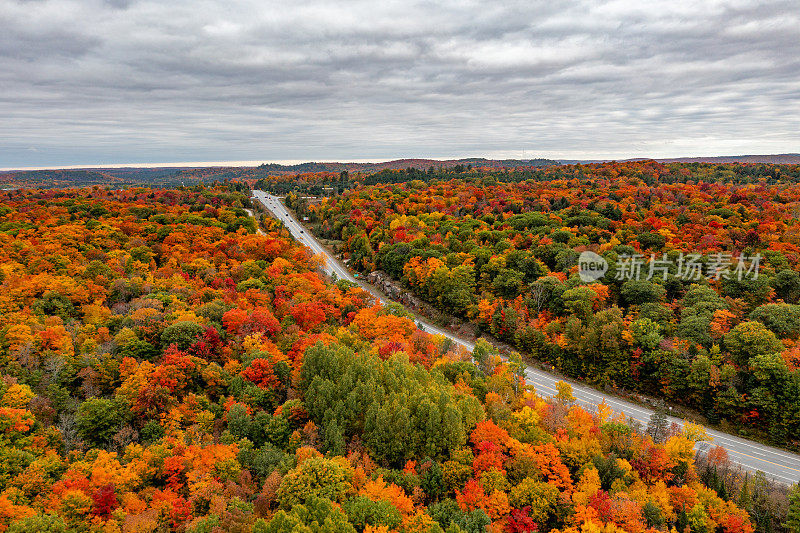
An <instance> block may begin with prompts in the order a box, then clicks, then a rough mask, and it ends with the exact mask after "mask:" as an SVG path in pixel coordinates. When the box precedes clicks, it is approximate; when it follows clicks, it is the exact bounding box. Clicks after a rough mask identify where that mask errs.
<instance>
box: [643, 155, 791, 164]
mask: <svg viewBox="0 0 800 533" xmlns="http://www.w3.org/2000/svg"><path fill="white" fill-rule="evenodd" d="M656 161H660V162H662V163H772V164H773V165H797V164H800V154H773V155H721V156H716V157H676V158H673V159H657V160H656Z"/></svg>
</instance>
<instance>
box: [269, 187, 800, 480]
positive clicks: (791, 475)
mask: <svg viewBox="0 0 800 533" xmlns="http://www.w3.org/2000/svg"><path fill="white" fill-rule="evenodd" d="M253 197H254V198H255V199H256V200H258V201H259V202H261V203H262V204H263V205H264V207H266V208H267V209H268V210H269V211H270V212H271V213H272V214H273V216H274V217H275V218H277V219H278V220H280V221H282V222H283V223H284V225H285V226H286V228H287V229H288V230H289V232H290V233H291V234H292V236H294V238H295V239H296V240H297V241H298V242H301V243H302V244H304V245H305V246H307V247H308V248H310V249H311V250H312V251H313V252H314V253H315V254H319V255H322V256H324V257H325V260H326V266H325V271H326V273H328V274H329V275H330V274H336V277H337V278H338V279H346V280H348V281H351V282H353V283H357V284H359V285H360V286H361V287H362V288H364V290H366V291H368V292H369V293H370V294H372V295H373V296H375V297H376V298H377V299H379V300H380V301H381V302H384V299H383V298H382V297H381V295H380V294H377V293H376V291H375V290H374V289H372V288H371V287H369V286H367V285H365V284H364V283H361V282H359V281H358V280H357V279H355V278H354V277H353V275H352V274H350V272H349V271H348V270H347V268H345V267H344V266H343V265H342V264H340V263H339V262H338V261H337V260H336V259H335V258H334V257H332V256H331V255H330V254H329V253H328V252H327V250H325V248H323V247H322V245H321V244H320V243H319V242H318V241H317V240H316V238H315V237H314V236H313V235H311V234H310V233H309V231H308V230H307V229H306V228H304V227H303V226H302V225H301V224H300V222H298V221H297V220H296V219H295V218H294V217H293V216H292V215H291V213H289V211H288V209H286V206H284V205H283V204H282V203H281V201H280V200H279V199H278V197H276V196H272V195H270V194H267V193H266V192H264V191H260V190H254V191H253ZM384 303H385V302H384ZM418 323H419V324H421V325H422V327H423V328H424V330H425V331H426V332H428V333H432V334H435V335H442V336H445V337H448V338H449V339H451V340H453V341H454V342H456V343H458V344H460V345H462V346H464V347H465V348H466V349H467V350H470V351H472V349H473V348H475V345H474V344H473V343H471V342H469V341H467V340H465V339H462V338H459V337H457V336H455V335H453V334H452V333H450V332H448V331H444V330H442V329H440V328H437V327H436V326H434V325H433V324H430V323H429V322H427V321H425V320H418ZM525 376H526V378H527V381H528V383H529V384H530V385H533V386H534V387H535V388H536V391H537V393H538V394H540V395H543V396H552V395H554V394H555V393H556V382H557V381H560V380H562V378H560V377H557V376H554V375H552V374H550V373H548V372H544V371H541V370H538V369H534V368H532V367H527V369H526V370H525ZM564 381H567V382H568V383H569V384H570V385H572V393H573V395H574V396H575V398H576V399H577V403H579V404H580V405H581V406H583V407H584V408H586V409H588V410H590V411H595V410H596V409H597V405H598V404H600V403H602V402H603V401H604V400H605V402H606V404H608V406H609V407H611V408H612V409H613V410H614V411H615V412H617V413H624V414H625V415H626V416H628V417H630V418H633V419H634V420H637V421H639V422H640V423H642V424H644V425H647V422H648V420H649V419H650V416H651V415H652V414H653V411H652V410H650V409H647V408H645V407H642V406H640V405H637V404H634V403H631V402H628V401H626V400H622V399H620V398H617V397H615V396H609V395H608V394H605V393H602V392H600V391H598V390H596V389H593V388H591V387H588V386H586V385H583V384H580V383H576V382H574V381H570V380H564ZM668 420H669V423H672V422H675V423H677V424H678V425H680V426H682V425H683V423H684V421H683V420H681V419H679V418H674V417H669V418H668ZM708 434H709V435H710V436H711V437H712V438H713V439H714V440H713V444H714V445H719V446H722V447H723V448H725V449H726V450H727V451H728V457H729V458H730V460H731V461H732V462H733V463H736V464H739V465H741V466H742V468H744V469H746V470H749V471H751V472H756V471H762V472H764V473H765V474H766V475H767V477H770V478H773V479H774V480H776V481H778V482H781V483H784V484H787V485H789V484H794V483H798V482H800V456H799V455H796V454H793V453H790V452H786V451H783V450H779V449H776V448H773V447H771V446H765V445H763V444H759V443H757V442H753V441H749V440H746V439H742V438H740V437H735V436H733V435H729V434H727V433H722V432H719V431H714V430H708ZM698 446H704V447H707V446H708V443H698Z"/></svg>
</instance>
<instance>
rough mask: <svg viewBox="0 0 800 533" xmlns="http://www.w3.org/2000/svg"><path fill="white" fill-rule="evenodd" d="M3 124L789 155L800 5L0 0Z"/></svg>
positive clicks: (199, 145) (39, 130) (797, 92)
mask: <svg viewBox="0 0 800 533" xmlns="http://www.w3.org/2000/svg"><path fill="white" fill-rule="evenodd" d="M0 122H2V126H3V127H2V129H0V168H2V167H20V166H25V167H28V166H47V165H84V164H85V165H92V164H110V163H156V162H175V161H226V160H264V161H266V160H304V161H307V160H315V161H321V160H326V161H330V160H339V161H342V160H365V159H373V160H383V159H393V158H398V157H464V156H480V155H484V156H492V157H515V158H519V157H522V156H523V153H524V155H525V156H526V157H536V156H545V157H557V158H625V157H643V156H651V157H669V156H685V155H723V154H724V155H728V154H765V153H786V152H800V3H799V2H798V0H788V1H776V2H735V1H734V2H718V1H713V0H690V1H683V0H671V1H669V2H663V3H660V2H652V1H642V0H626V1H617V2H608V3H599V2H561V1H558V0H548V1H546V2H538V1H532V0H523V1H519V2H514V1H508V0H503V1H492V2H442V1H436V2H433V1H428V2H420V3H417V4H412V3H411V2H387V1H382V0H381V1H375V0H372V1H367V2H302V1H287V2H264V1H252V2H248V1H239V0H235V1H234V0H219V1H210V0H187V1H184V0H165V1H163V2H149V1H137V0H107V1H105V2H103V1H100V0H75V1H65V0H24V1H20V0H0ZM523 151H524V152H523Z"/></svg>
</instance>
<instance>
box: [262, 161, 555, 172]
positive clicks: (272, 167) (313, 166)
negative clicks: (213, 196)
mask: <svg viewBox="0 0 800 533" xmlns="http://www.w3.org/2000/svg"><path fill="white" fill-rule="evenodd" d="M559 164H561V162H560V161H556V160H554V159H541V158H539V159H486V158H483V157H471V158H465V159H394V160H392V161H382V162H380V163H338V162H329V163H316V162H310V163H299V164H297V165H280V164H278V163H265V164H263V165H260V166H259V167H258V168H263V169H265V170H267V171H269V172H276V173H282V172H342V171H343V170H346V171H348V172H358V171H361V172H377V171H380V170H387V169H389V170H391V169H404V168H415V169H418V170H427V169H428V168H430V167H433V168H450V167H454V166H456V165H463V166H467V165H472V166H473V167H490V168H504V167H505V168H519V167H546V166H551V165H559Z"/></svg>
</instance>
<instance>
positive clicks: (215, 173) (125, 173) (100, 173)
mask: <svg viewBox="0 0 800 533" xmlns="http://www.w3.org/2000/svg"><path fill="white" fill-rule="evenodd" d="M650 160H652V159H650V158H631V159H622V160H620V159H617V160H614V159H591V160H589V159H558V160H556V159H544V158H536V159H487V158H483V157H470V158H464V159H422V158H407V159H395V160H392V161H382V162H378V163H365V162H349V163H347V162H344V163H342V162H313V161H311V162H307V163H298V164H279V163H264V164H261V165H258V166H255V165H253V164H247V165H242V164H239V165H237V164H225V163H220V164H215V165H209V164H196V165H195V164H192V163H186V164H183V163H181V164H180V166H177V165H176V166H169V165H166V166H154V165H153V166H147V167H132V166H131V167H128V166H126V167H102V166H98V167H90V166H87V167H84V168H69V169H42V170H2V171H0V189H6V190H7V189H15V188H24V187H32V188H38V187H44V188H59V187H86V186H90V185H110V186H112V187H131V186H141V185H144V186H153V187H176V186H180V185H188V184H192V183H197V182H198V181H213V180H225V179H230V180H236V179H244V180H247V179H259V178H262V177H265V176H267V175H269V174H302V173H306V172H331V173H339V172H343V171H347V172H364V173H374V172H380V171H383V170H402V169H407V168H414V169H417V170H423V171H424V170H427V169H429V168H431V167H433V168H434V169H440V168H453V167H458V166H461V167H463V168H464V170H466V169H467V168H469V167H472V168H508V169H535V168H543V167H549V166H558V165H574V164H582V165H588V164H593V163H605V162H609V161H620V162H625V161H650ZM655 161H658V162H660V163H710V164H724V163H750V164H776V165H787V164H800V153H794V154H772V155H730V156H711V157H675V158H667V159H655Z"/></svg>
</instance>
